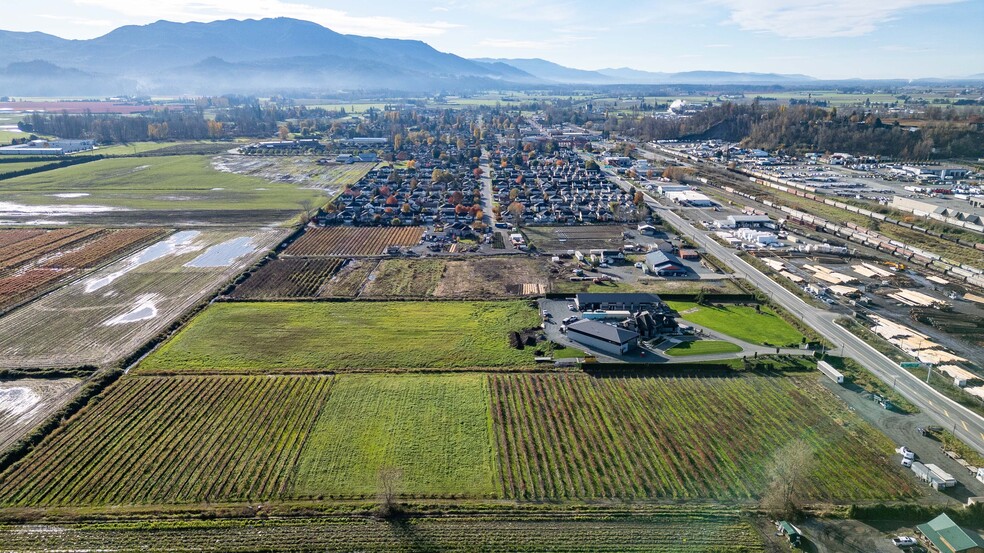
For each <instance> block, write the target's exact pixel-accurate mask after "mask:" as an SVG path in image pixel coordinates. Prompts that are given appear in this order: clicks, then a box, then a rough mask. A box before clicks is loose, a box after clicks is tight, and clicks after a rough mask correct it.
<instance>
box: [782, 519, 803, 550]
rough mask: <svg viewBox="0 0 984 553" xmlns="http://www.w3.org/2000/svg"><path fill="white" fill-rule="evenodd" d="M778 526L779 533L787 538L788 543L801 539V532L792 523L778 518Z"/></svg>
mask: <svg viewBox="0 0 984 553" xmlns="http://www.w3.org/2000/svg"><path fill="white" fill-rule="evenodd" d="M778 526H779V533H780V534H782V535H784V536H786V537H787V538H789V543H791V544H793V545H799V544H800V540H802V539H803V533H802V532H800V530H799V528H797V527H795V526H793V523H791V522H787V521H785V520H780V521H779V524H778Z"/></svg>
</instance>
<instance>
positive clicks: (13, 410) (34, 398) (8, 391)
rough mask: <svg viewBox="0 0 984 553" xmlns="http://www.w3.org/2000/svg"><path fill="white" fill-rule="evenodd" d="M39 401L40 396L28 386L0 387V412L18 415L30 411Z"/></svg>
mask: <svg viewBox="0 0 984 553" xmlns="http://www.w3.org/2000/svg"><path fill="white" fill-rule="evenodd" d="M39 401H41V398H40V397H38V395H37V394H36V393H34V391H33V390H31V389H30V388H24V387H23V386H18V387H15V388H0V413H4V412H6V413H9V414H11V415H20V414H22V413H26V412H28V411H30V410H31V408H33V407H34V406H35V405H37V403H38V402H39Z"/></svg>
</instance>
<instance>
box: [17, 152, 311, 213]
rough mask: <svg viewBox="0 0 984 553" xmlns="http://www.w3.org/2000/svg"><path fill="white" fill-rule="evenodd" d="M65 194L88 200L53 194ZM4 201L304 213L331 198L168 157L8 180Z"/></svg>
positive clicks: (205, 161) (203, 160)
mask: <svg viewBox="0 0 984 553" xmlns="http://www.w3.org/2000/svg"><path fill="white" fill-rule="evenodd" d="M66 193H71V194H86V196H78V197H57V196H54V195H55V194H66ZM4 199H5V200H6V201H8V202H13V203H17V204H25V205H56V206H61V205H79V204H85V205H98V206H104V207H112V208H117V209H130V210H160V211H175V210H192V211H199V210H219V211H221V210H233V211H245V210H253V209H265V210H293V211H301V210H310V209H313V208H315V207H318V206H319V205H321V204H322V203H324V202H325V201H327V196H326V195H325V194H324V193H323V192H322V191H319V190H311V189H304V188H301V187H299V186H297V185H294V184H288V183H280V182H270V181H267V180H263V179H259V178H254V177H247V176H242V175H235V174H232V173H225V172H221V171H217V170H215V169H213V168H212V166H211V164H210V160H209V158H208V157H205V156H169V157H150V158H119V159H104V160H100V161H95V162H92V163H86V164H83V165H77V166H74V167H66V168H63V169H56V170H53V171H46V172H43V173H37V174H34V175H27V176H24V177H18V178H14V179H9V180H7V181H5V183H4Z"/></svg>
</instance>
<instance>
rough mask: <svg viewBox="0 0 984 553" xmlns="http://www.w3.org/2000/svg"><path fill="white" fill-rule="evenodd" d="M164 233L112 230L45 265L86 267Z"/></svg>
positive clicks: (146, 230) (72, 267) (53, 266)
mask: <svg viewBox="0 0 984 553" xmlns="http://www.w3.org/2000/svg"><path fill="white" fill-rule="evenodd" d="M163 234H164V231H163V230H161V229H154V228H138V229H121V230H112V231H109V232H107V233H105V234H103V235H101V236H99V237H97V238H96V239H95V240H92V241H90V242H87V243H86V244H85V245H83V246H82V247H81V248H78V249H76V250H73V251H70V252H68V253H66V254H64V255H61V256H58V257H56V258H54V259H52V260H51V261H48V262H46V263H45V264H44V265H43V266H44V267H51V268H55V269H85V268H88V267H91V266H93V265H96V264H98V263H100V262H101V261H102V260H104V259H106V258H108V257H112V256H115V255H116V254H118V253H120V252H123V251H126V250H128V249H130V248H133V247H135V246H136V245H138V244H142V243H144V242H148V241H150V240H153V239H155V238H158V237H160V236H161V235H163Z"/></svg>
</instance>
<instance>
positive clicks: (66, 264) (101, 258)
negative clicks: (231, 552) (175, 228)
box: [0, 229, 165, 313]
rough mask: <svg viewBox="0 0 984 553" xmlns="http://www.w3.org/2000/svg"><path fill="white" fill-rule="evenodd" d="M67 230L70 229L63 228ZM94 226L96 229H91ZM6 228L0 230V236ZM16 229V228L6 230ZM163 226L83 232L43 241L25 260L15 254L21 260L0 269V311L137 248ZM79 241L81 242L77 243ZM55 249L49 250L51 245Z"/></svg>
mask: <svg viewBox="0 0 984 553" xmlns="http://www.w3.org/2000/svg"><path fill="white" fill-rule="evenodd" d="M66 230H70V229H66ZM92 230H96V229H92ZM5 232H7V231H0V237H2V236H3V234H5ZM9 232H13V233H16V232H17V231H9ZM52 233H55V234H57V233H58V231H51V232H50V233H47V234H45V235H43V236H39V237H37V238H34V239H30V240H23V241H18V242H14V243H12V244H11V245H9V246H7V247H6V248H4V250H5V251H6V250H10V249H17V248H18V246H19V245H24V246H25V247H24V249H25V250H29V249H30V243H32V242H34V241H36V240H37V239H39V238H45V237H47V236H49V235H50V234H52ZM164 233H165V231H164V230H162V229H121V230H106V231H98V232H95V233H92V234H88V233H87V234H85V235H84V236H83V237H82V238H81V239H79V240H72V239H71V238H69V239H68V240H69V242H68V243H67V244H64V245H61V244H60V242H61V241H54V244H50V245H49V244H46V245H44V246H42V247H40V248H36V249H34V250H33V253H31V254H26V255H32V257H30V258H27V259H26V260H25V258H24V255H25V254H20V255H17V254H15V255H14V257H15V258H16V259H21V260H24V261H23V262H22V263H21V265H20V266H19V267H17V268H16V269H8V270H6V271H0V313H2V312H3V311H8V310H10V309H13V308H15V307H17V306H18V305H21V304H23V303H24V302H25V301H28V300H31V299H33V298H35V297H37V296H39V295H41V294H43V293H44V292H46V291H49V290H53V289H54V288H56V287H57V286H58V285H60V284H61V283H63V282H65V281H66V280H67V279H68V278H70V277H71V278H77V277H79V276H80V275H81V274H82V273H83V272H85V271H86V270H87V269H92V268H94V267H97V266H99V265H102V264H105V263H107V262H110V261H112V260H114V259H116V258H118V257H120V256H122V255H124V254H126V253H128V252H130V251H133V250H135V249H136V248H138V247H140V246H142V245H146V244H147V243H149V242H150V241H152V240H155V239H157V238H160V237H161V236H163V235H164ZM80 243H81V245H79V244H80ZM52 247H54V248H55V249H54V250H52V249H51V248H52Z"/></svg>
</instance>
